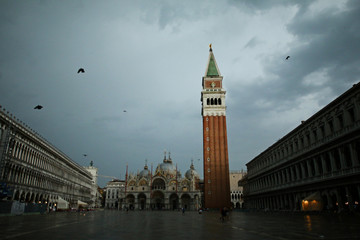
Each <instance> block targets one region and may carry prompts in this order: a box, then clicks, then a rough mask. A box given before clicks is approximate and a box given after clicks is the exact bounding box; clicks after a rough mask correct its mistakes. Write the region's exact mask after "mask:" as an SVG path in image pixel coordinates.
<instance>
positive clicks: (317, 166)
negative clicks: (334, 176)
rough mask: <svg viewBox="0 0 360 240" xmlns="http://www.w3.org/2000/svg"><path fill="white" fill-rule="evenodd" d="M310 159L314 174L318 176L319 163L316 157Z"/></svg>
mask: <svg viewBox="0 0 360 240" xmlns="http://www.w3.org/2000/svg"><path fill="white" fill-rule="evenodd" d="M310 161H313V163H314V168H315V176H319V175H320V171H319V165H318V161H317V159H316V158H312V159H311V160H310Z"/></svg>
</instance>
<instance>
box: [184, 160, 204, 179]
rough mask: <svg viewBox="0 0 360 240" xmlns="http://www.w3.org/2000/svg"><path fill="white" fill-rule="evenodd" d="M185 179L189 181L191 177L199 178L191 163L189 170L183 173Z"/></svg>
mask: <svg viewBox="0 0 360 240" xmlns="http://www.w3.org/2000/svg"><path fill="white" fill-rule="evenodd" d="M185 177H186V178H187V179H189V180H191V179H192V177H195V178H200V176H199V174H198V173H197V172H196V170H195V167H194V164H192V163H191V166H190V169H189V170H187V171H186V173H185Z"/></svg>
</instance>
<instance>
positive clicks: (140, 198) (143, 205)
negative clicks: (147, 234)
mask: <svg viewBox="0 0 360 240" xmlns="http://www.w3.org/2000/svg"><path fill="white" fill-rule="evenodd" d="M138 203H139V209H141V210H144V209H145V208H146V196H145V194H144V193H140V194H139V195H138Z"/></svg>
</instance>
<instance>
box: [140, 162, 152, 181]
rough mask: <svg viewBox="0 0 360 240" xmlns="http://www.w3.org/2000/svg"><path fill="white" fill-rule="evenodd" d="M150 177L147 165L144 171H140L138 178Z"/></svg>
mask: <svg viewBox="0 0 360 240" xmlns="http://www.w3.org/2000/svg"><path fill="white" fill-rule="evenodd" d="M149 176H150V171H149V169H148V166H147V165H145V166H144V170H142V171H141V172H140V173H139V177H140V178H143V177H144V178H147V177H149Z"/></svg>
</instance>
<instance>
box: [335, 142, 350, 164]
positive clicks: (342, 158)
mask: <svg viewBox="0 0 360 240" xmlns="http://www.w3.org/2000/svg"><path fill="white" fill-rule="evenodd" d="M335 151H338V153H339V158H340V165H341V169H345V168H346V167H347V166H346V162H345V157H344V148H343V147H340V148H338V149H336V150H335Z"/></svg>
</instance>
